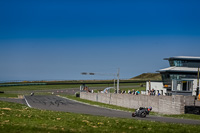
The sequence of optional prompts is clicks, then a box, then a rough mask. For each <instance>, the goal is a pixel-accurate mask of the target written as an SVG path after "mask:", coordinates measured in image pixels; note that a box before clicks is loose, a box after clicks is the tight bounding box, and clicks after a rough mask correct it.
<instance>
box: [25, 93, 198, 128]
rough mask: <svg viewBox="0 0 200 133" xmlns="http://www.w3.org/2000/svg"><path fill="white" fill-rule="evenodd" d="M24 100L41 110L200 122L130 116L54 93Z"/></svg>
mask: <svg viewBox="0 0 200 133" xmlns="http://www.w3.org/2000/svg"><path fill="white" fill-rule="evenodd" d="M25 100H26V102H27V104H28V106H30V107H33V108H38V109H43V110H53V111H63V112H73V113H81V114H90V115H98V116H106V117H119V118H130V119H138V120H148V121H159V122H168V123H180V124H195V125H196V124H200V121H199V120H190V119H177V118H169V117H158V116H151V115H148V116H147V117H146V118H139V117H132V116H131V113H130V112H125V111H119V110H112V109H106V108H102V107H97V106H91V105H88V104H83V103H80V102H76V101H72V100H69V99H66V98H61V97H58V96H55V95H34V96H25Z"/></svg>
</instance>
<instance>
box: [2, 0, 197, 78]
mask: <svg viewBox="0 0 200 133" xmlns="http://www.w3.org/2000/svg"><path fill="white" fill-rule="evenodd" d="M199 6H200V1H198V0H192V1H189V0H163V1H160V0H151V1H149V0H132V1H131V0H101V1H100V0H97V1H92V0H84V1H81V0H69V1H67V0H48V1H47V0H46V1H45V0H29V1H25V0H19V1H15V0H1V1H0V63H1V65H0V80H78V79H112V78H113V77H109V76H99V75H95V76H83V75H81V74H80V73H81V72H98V73H116V72H117V68H120V78H122V79H128V78H131V77H133V76H137V75H139V74H141V73H145V72H155V71H157V70H158V69H161V68H165V67H168V66H169V65H168V62H167V61H165V60H163V58H166V57H171V56H200V53H199V49H200V25H199V24H200V8H199Z"/></svg>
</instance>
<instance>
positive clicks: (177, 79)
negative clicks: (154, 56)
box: [146, 56, 200, 95]
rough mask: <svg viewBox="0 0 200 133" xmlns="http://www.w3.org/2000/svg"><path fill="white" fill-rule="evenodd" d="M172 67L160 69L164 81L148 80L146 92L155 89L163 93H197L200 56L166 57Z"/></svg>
mask: <svg viewBox="0 0 200 133" xmlns="http://www.w3.org/2000/svg"><path fill="white" fill-rule="evenodd" d="M164 60H168V61H169V64H170V67H168V68H165V69H160V70H158V72H160V74H161V75H162V82H147V83H146V93H148V91H149V89H154V90H155V91H156V94H158V93H160V94H161V95H196V89H197V75H198V67H200V57H191V56H177V57H170V58H165V59H164Z"/></svg>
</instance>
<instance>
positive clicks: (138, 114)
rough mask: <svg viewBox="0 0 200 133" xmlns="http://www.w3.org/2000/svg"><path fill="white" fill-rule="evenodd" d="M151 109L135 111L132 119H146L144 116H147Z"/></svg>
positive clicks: (143, 108)
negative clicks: (136, 117)
mask: <svg viewBox="0 0 200 133" xmlns="http://www.w3.org/2000/svg"><path fill="white" fill-rule="evenodd" d="M151 110H152V107H151V106H150V107H148V108H145V107H140V108H139V109H137V110H136V111H135V112H133V113H132V117H135V116H138V117H142V118H144V117H146V115H149V112H151Z"/></svg>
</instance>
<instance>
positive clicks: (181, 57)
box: [164, 56, 200, 60]
mask: <svg viewBox="0 0 200 133" xmlns="http://www.w3.org/2000/svg"><path fill="white" fill-rule="evenodd" d="M170 59H180V60H200V57H195V56H175V57H169V58H164V60H170Z"/></svg>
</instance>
